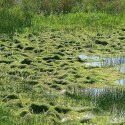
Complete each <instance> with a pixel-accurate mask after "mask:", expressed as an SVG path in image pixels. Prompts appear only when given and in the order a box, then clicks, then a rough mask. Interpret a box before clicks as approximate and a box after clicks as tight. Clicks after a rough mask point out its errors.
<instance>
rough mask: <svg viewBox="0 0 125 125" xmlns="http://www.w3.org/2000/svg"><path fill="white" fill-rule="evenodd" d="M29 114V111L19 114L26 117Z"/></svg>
mask: <svg viewBox="0 0 125 125" xmlns="http://www.w3.org/2000/svg"><path fill="white" fill-rule="evenodd" d="M27 114H28V111H22V112H21V113H20V114H19V115H20V116H21V117H24V116H26V115H27Z"/></svg>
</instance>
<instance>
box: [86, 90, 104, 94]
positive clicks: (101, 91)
mask: <svg viewBox="0 0 125 125" xmlns="http://www.w3.org/2000/svg"><path fill="white" fill-rule="evenodd" d="M104 92H105V91H104V89H100V88H90V89H86V90H85V93H86V94H92V95H100V94H101V93H104Z"/></svg>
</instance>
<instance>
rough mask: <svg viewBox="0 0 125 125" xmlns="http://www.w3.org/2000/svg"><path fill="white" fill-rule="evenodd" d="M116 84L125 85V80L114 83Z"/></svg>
mask: <svg viewBox="0 0 125 125" xmlns="http://www.w3.org/2000/svg"><path fill="white" fill-rule="evenodd" d="M116 83H117V84H120V85H125V78H123V79H119V80H117V81H116Z"/></svg>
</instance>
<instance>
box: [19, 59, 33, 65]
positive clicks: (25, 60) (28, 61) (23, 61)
mask: <svg viewBox="0 0 125 125" xmlns="http://www.w3.org/2000/svg"><path fill="white" fill-rule="evenodd" d="M31 62H32V60H31V59H29V58H25V59H24V60H22V62H21V64H27V65H30V64H31Z"/></svg>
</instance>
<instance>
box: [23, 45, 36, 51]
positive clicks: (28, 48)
mask: <svg viewBox="0 0 125 125" xmlns="http://www.w3.org/2000/svg"><path fill="white" fill-rule="evenodd" d="M33 49H34V47H32V46H28V47H25V48H24V50H33Z"/></svg>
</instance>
